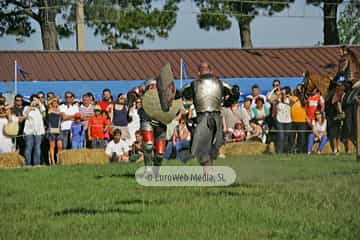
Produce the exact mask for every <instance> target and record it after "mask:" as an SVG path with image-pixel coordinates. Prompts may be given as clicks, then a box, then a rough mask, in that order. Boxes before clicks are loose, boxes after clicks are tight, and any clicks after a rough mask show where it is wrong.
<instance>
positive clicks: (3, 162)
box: [0, 152, 25, 168]
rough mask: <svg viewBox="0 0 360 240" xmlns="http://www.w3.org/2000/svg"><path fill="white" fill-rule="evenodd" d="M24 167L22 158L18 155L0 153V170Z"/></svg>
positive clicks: (15, 153) (14, 153)
mask: <svg viewBox="0 0 360 240" xmlns="http://www.w3.org/2000/svg"><path fill="white" fill-rule="evenodd" d="M24 165H25V161H24V158H23V157H22V156H21V155H20V154H19V153H17V152H11V153H0V168H17V167H22V166H24Z"/></svg>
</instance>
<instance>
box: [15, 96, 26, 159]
mask: <svg viewBox="0 0 360 240" xmlns="http://www.w3.org/2000/svg"><path fill="white" fill-rule="evenodd" d="M14 100H15V101H14V106H13V109H12V111H13V114H14V115H15V116H16V117H17V118H18V121H19V133H18V135H19V137H17V138H16V149H19V153H20V155H22V156H24V151H25V141H24V138H23V134H24V123H25V117H24V115H23V113H24V108H25V104H24V98H23V96H22V95H20V94H17V95H16V96H15V98H14Z"/></svg>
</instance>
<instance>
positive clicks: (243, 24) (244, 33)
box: [237, 17, 253, 48]
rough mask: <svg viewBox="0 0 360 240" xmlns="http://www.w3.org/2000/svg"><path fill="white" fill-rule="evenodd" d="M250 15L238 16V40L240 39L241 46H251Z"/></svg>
mask: <svg viewBox="0 0 360 240" xmlns="http://www.w3.org/2000/svg"><path fill="white" fill-rule="evenodd" d="M251 20H252V18H251V17H238V18H237V21H238V25H239V30H240V40H241V47H242V48H252V47H253V45H252V41H251V28H250V23H251Z"/></svg>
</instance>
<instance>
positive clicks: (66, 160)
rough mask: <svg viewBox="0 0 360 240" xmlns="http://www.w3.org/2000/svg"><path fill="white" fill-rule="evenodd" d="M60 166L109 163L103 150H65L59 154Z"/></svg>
mask: <svg viewBox="0 0 360 240" xmlns="http://www.w3.org/2000/svg"><path fill="white" fill-rule="evenodd" d="M58 163H59V164H105V163H109V159H108V157H107V156H106V155H105V151H104V150H103V149H76V150H64V151H62V152H60V153H58Z"/></svg>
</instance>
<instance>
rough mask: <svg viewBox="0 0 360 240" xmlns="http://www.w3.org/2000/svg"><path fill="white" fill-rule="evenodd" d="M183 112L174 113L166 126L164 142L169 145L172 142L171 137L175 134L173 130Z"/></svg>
mask: <svg viewBox="0 0 360 240" xmlns="http://www.w3.org/2000/svg"><path fill="white" fill-rule="evenodd" d="M182 113H183V111H182V110H180V111H179V112H177V113H176V116H175V118H174V119H173V120H172V121H171V122H170V123H168V124H167V125H166V141H167V142H168V143H169V142H171V141H172V139H173V135H174V132H175V129H176V127H177V126H179V121H180V118H181V116H182Z"/></svg>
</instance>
